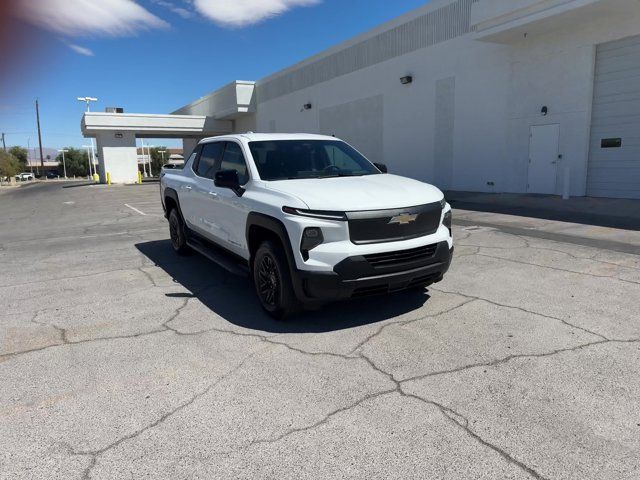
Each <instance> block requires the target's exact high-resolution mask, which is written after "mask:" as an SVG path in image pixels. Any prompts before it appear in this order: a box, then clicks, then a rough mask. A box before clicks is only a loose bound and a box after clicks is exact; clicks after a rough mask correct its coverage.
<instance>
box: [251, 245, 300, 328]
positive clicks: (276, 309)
mask: <svg viewBox="0 0 640 480" xmlns="http://www.w3.org/2000/svg"><path fill="white" fill-rule="evenodd" d="M253 283H254V284H255V287H256V293H257V294H258V298H259V299H260V303H261V304H262V308H264V309H265V310H266V311H267V313H268V314H269V315H271V316H272V317H274V318H276V319H278V320H284V319H286V318H287V317H288V316H289V315H291V314H292V313H295V311H296V310H297V307H298V302H297V300H296V298H295V295H294V293H293V286H292V283H291V275H290V273H289V265H288V262H287V258H286V256H285V254H284V251H283V250H282V247H280V245H277V244H276V243H274V242H271V241H266V242H263V243H262V245H260V248H258V251H257V252H256V255H255V259H254V261H253Z"/></svg>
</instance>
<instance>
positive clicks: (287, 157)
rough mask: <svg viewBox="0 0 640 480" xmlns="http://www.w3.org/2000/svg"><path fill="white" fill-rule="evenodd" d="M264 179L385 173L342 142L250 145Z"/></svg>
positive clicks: (300, 141)
mask: <svg viewBox="0 0 640 480" xmlns="http://www.w3.org/2000/svg"><path fill="white" fill-rule="evenodd" d="M249 148H250V150H251V154H252V155H253V159H254V160H255V163H256V166H257V167H258V172H259V173H260V178H261V179H262V180H267V181H269V180H292V179H303V178H334V177H359V176H363V175H377V174H380V173H381V172H380V171H379V170H378V169H377V168H376V167H375V166H374V165H373V164H372V163H371V162H369V160H367V159H366V158H365V157H363V156H362V155H360V154H359V153H358V152H357V151H356V150H355V149H354V148H353V147H351V146H349V145H347V144H346V143H344V142H341V141H339V140H272V141H264V142H249Z"/></svg>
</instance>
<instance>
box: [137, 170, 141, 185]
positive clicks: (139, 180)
mask: <svg viewBox="0 0 640 480" xmlns="http://www.w3.org/2000/svg"><path fill="white" fill-rule="evenodd" d="M138 183H139V184H140V185H142V173H141V172H140V170H138Z"/></svg>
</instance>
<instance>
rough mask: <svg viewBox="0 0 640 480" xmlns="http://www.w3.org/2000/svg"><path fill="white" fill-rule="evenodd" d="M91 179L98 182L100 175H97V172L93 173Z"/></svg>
mask: <svg viewBox="0 0 640 480" xmlns="http://www.w3.org/2000/svg"><path fill="white" fill-rule="evenodd" d="M93 181H94V182H96V183H100V175H98V174H97V173H94V174H93Z"/></svg>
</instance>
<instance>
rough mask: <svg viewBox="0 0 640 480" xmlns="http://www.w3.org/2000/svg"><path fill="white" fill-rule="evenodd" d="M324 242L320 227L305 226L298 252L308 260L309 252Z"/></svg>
mask: <svg viewBox="0 0 640 480" xmlns="http://www.w3.org/2000/svg"><path fill="white" fill-rule="evenodd" d="M322 242H324V236H323V235H322V229H320V228H318V227H309V228H305V229H304V232H303V233H302V242H301V243H300V253H302V258H304V261H305V262H306V261H307V260H309V252H310V251H311V250H313V249H314V248H316V247H317V246H318V245H321V244H322Z"/></svg>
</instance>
